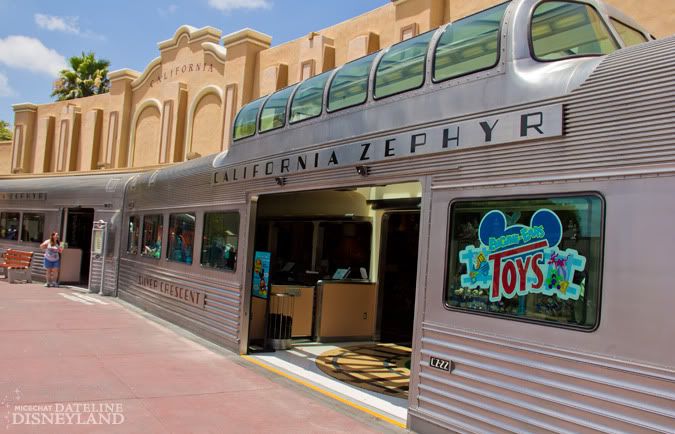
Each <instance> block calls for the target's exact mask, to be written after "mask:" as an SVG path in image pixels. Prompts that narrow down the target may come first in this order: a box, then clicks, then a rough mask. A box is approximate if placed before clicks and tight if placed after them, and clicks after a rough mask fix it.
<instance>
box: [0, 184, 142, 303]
mask: <svg viewBox="0 0 675 434" xmlns="http://www.w3.org/2000/svg"><path fill="white" fill-rule="evenodd" d="M131 176H132V175H129V174H109V175H90V176H54V177H42V178H33V179H25V178H24V179H7V180H0V250H2V251H4V250H7V249H17V250H22V251H32V252H34V254H33V259H32V264H31V274H32V276H33V277H34V278H36V279H37V280H44V279H45V269H44V267H43V253H44V252H43V251H42V250H41V249H40V244H41V243H42V241H44V240H46V239H48V238H49V236H50V234H51V233H52V232H58V233H59V234H60V238H61V241H62V242H64V243H65V244H64V246H66V248H65V249H64V251H63V253H62V256H61V277H60V280H61V282H62V283H68V284H74V285H78V286H83V287H87V288H89V290H90V291H91V292H97V293H98V292H101V293H103V294H106V295H111V294H114V293H115V289H116V287H117V252H118V251H119V246H118V243H119V238H120V231H119V230H118V226H119V221H120V219H121V207H122V203H123V196H124V187H125V183H126V182H127V180H128V179H129V178H130V177H131ZM95 228H96V230H94V229H95Z"/></svg>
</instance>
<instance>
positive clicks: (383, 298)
mask: <svg viewBox="0 0 675 434" xmlns="http://www.w3.org/2000/svg"><path fill="white" fill-rule="evenodd" d="M420 203H421V185H420V184H419V183H417V182H412V183H401V184H391V185H381V186H372V187H354V188H339V189H332V190H320V191H303V192H293V193H279V194H271V195H263V196H260V197H259V198H258V204H257V217H256V232H255V241H254V249H253V252H252V255H253V257H252V264H253V270H252V273H253V278H252V290H251V299H250V312H251V314H250V317H249V320H250V324H249V334H248V352H249V353H269V352H275V354H274V355H273V356H268V355H265V356H262V355H261V356H260V357H265V358H266V360H268V361H270V360H272V359H274V358H276V359H279V360H281V361H280V362H279V363H283V364H284V366H290V365H294V366H302V367H303V369H308V368H309V370H310V371H312V372H314V373H315V374H318V375H321V376H323V377H326V378H331V379H332V380H335V381H338V382H340V383H341V384H344V383H346V384H348V385H350V386H353V387H354V388H358V389H359V390H362V391H366V393H370V394H373V395H379V396H384V397H385V398H386V399H390V398H391V397H394V400H396V398H398V399H400V400H401V401H397V402H398V403H400V404H401V405H402V406H404V407H405V406H406V404H405V402H406V400H407V390H408V383H409V375H410V371H409V369H410V356H411V351H412V335H413V323H414V315H415V296H416V281H417V269H418V265H417V256H418V244H419V226H420V211H419V207H420ZM279 350H288V351H279Z"/></svg>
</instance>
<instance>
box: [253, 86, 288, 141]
mask: <svg viewBox="0 0 675 434" xmlns="http://www.w3.org/2000/svg"><path fill="white" fill-rule="evenodd" d="M293 89H295V86H289V87H287V88H285V89H282V90H280V91H279V92H276V93H273V94H272V95H271V96H270V97H269V98H267V101H265V105H264V106H263V108H262V112H261V113H260V132H261V133H264V132H265V131H270V130H275V129H277V128H281V127H283V126H284V125H286V106H287V105H288V98H290V96H291V93H293Z"/></svg>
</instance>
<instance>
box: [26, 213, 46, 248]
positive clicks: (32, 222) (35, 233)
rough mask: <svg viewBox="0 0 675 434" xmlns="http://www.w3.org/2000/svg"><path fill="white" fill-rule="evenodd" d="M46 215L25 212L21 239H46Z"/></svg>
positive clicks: (40, 240) (37, 240)
mask: <svg viewBox="0 0 675 434" xmlns="http://www.w3.org/2000/svg"><path fill="white" fill-rule="evenodd" d="M44 227H45V215H44V214H34V213H28V212H25V213H23V222H22V224H21V241H26V242H30V243H41V242H42V241H44Z"/></svg>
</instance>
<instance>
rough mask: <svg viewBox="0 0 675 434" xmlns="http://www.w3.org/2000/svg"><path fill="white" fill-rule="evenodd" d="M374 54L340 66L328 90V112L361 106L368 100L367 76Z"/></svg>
mask: <svg viewBox="0 0 675 434" xmlns="http://www.w3.org/2000/svg"><path fill="white" fill-rule="evenodd" d="M375 55H376V54H370V55H368V56H366V57H362V58H360V59H357V60H354V61H352V62H349V63H347V64H346V65H344V66H342V68H340V69H339V70H338V71H337V72H336V73H335V75H334V76H333V80H332V81H331V83H330V87H329V88H328V111H329V112H332V111H335V110H341V109H344V108H347V107H353V106H355V105H359V104H363V103H364V102H366V99H367V98H368V75H369V74H370V67H371V66H372V63H373V59H375Z"/></svg>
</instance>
